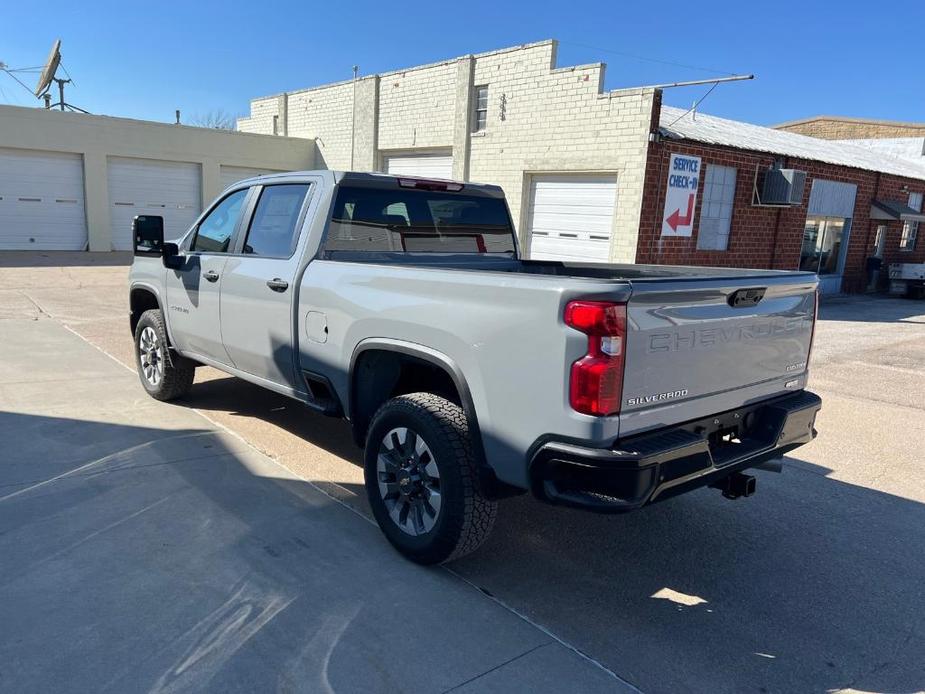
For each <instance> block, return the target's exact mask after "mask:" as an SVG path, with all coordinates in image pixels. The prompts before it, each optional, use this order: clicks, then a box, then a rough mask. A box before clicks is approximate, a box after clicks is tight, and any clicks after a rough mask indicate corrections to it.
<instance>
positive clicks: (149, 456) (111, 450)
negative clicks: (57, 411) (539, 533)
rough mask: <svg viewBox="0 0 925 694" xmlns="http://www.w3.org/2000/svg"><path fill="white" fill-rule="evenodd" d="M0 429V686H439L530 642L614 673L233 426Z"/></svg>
mask: <svg viewBox="0 0 925 694" xmlns="http://www.w3.org/2000/svg"><path fill="white" fill-rule="evenodd" d="M156 408H161V409H159V410H156V411H158V412H161V413H163V412H167V413H168V415H169V411H170V409H171V408H169V407H165V406H160V405H155V406H151V405H148V406H146V407H145V406H143V407H142V408H138V411H137V412H136V414H137V415H140V416H141V417H142V419H144V418H146V416H147V415H146V414H145V413H146V412H147V413H150V412H152V411H153V410H155V409H156ZM133 416H135V415H133ZM158 416H162V415H150V418H151V419H156V417H158ZM184 419H186V420H188V421H192V422H193V423H195V422H196V418H190V417H184ZM177 422H178V420H176V419H174V423H175V424H176V423H177ZM202 424H203V425H205V422H204V421H203V422H202ZM0 435H2V437H3V440H4V441H5V442H6V445H5V450H4V453H3V454H2V455H0V557H2V561H0V624H2V625H3V626H2V628H0V653H2V654H3V656H2V658H0V689H2V690H3V691H11V692H12V691H16V692H20V691H57V692H67V691H73V692H86V691H94V692H125V691H204V690H208V691H217V692H238V691H241V692H244V691H248V692H250V691H277V690H278V691H306V692H334V691H342V692H352V691H364V692H394V691H409V692H411V691H413V692H440V691H445V690H447V689H450V688H453V687H456V686H457V685H460V684H462V683H465V682H468V681H472V680H474V679H476V678H479V677H480V676H481V675H484V674H486V673H489V672H494V671H495V670H496V669H502V668H505V667H508V666H507V663H509V662H515V661H517V659H518V658H520V657H521V656H524V655H526V654H527V653H530V652H532V651H534V650H538V649H539V650H541V651H543V652H544V653H546V657H547V659H550V660H551V661H554V662H555V663H558V665H555V666H554V665H550V666H547V667H542V666H541V667H540V671H541V672H545V675H544V676H545V678H546V680H547V681H551V682H554V681H555V678H556V677H557V676H558V677H563V678H565V679H566V680H568V681H577V682H579V683H584V684H585V685H586V686H587V687H588V688H589V689H591V690H593V691H598V692H604V691H608V688H609V687H611V686H613V684H614V680H613V679H611V678H610V677H609V676H607V675H606V673H603V671H601V670H598V669H596V668H594V667H592V666H590V664H589V663H587V662H586V661H583V660H581V659H579V658H575V657H574V656H573V654H571V653H570V652H569V651H567V650H566V649H564V648H562V647H561V646H560V645H559V644H557V643H556V642H555V641H554V640H552V639H551V638H550V637H549V636H548V635H546V634H545V633H543V632H541V631H540V630H538V629H535V628H534V627H532V626H531V625H529V624H527V623H526V622H524V621H523V620H521V619H519V618H517V617H516V616H515V615H513V614H512V613H510V612H508V611H506V610H503V609H501V608H500V607H499V606H498V605H496V604H494V603H493V602H491V601H489V600H485V599H484V597H483V596H480V595H479V594H478V593H476V592H475V591H473V590H472V589H471V588H470V587H469V586H467V585H465V584H464V583H462V582H460V581H458V580H457V579H456V578H454V577H453V576H451V575H450V574H448V573H446V572H443V571H440V570H435V569H424V568H421V567H418V566H415V565H413V564H411V563H409V562H406V561H404V560H403V559H401V558H400V557H398V556H397V555H396V554H395V553H394V552H393V551H392V550H391V549H390V548H389V547H388V545H387V544H386V543H385V542H384V541H383V540H382V539H381V537H380V535H379V532H378V530H377V529H376V528H374V527H373V526H372V525H370V524H369V523H367V522H366V521H364V520H362V519H361V518H358V517H357V516H356V515H355V514H353V513H351V512H349V511H347V510H346V509H344V508H343V507H341V506H340V505H338V504H336V503H334V502H333V501H332V500H331V499H330V498H328V497H326V496H324V495H322V494H321V493H319V492H318V490H317V489H315V488H314V487H312V486H311V485H309V484H307V483H306V482H304V481H303V480H300V479H297V478H295V477H293V476H292V475H289V474H288V473H287V472H286V471H285V470H283V469H282V468H280V467H279V466H277V465H276V464H275V463H273V462H272V461H270V460H269V459H267V458H266V457H265V456H262V455H260V454H258V453H256V452H255V451H253V450H252V449H251V448H250V447H248V446H247V445H246V444H244V443H243V442H241V441H240V440H239V439H237V438H236V437H234V436H231V435H229V434H226V433H224V432H221V431H216V430H212V429H211V428H207V427H205V426H204V427H203V428H182V427H181V428H176V427H175V425H174V428H170V429H167V428H163V429H162V428H156V427H146V426H129V425H126V424H115V423H111V422H101V421H88V420H77V419H68V418H64V417H50V416H38V415H27V414H19V413H14V412H0ZM410 587H413V590H411V589H409V588H410ZM447 623H451V624H453V629H449V630H448V629H446V628H445V627H446V624H447ZM486 624H491V629H489V630H485V629H484V626H485V625H486ZM406 629H408V630H410V631H414V632H420V633H422V634H428V635H429V636H428V638H427V645H426V648H417V649H415V654H414V657H413V658H405V657H396V650H397V651H399V652H401V653H403V652H404V649H405V648H406V647H407V646H408V645H409V644H408V643H406V638H405V637H404V636H403V635H402V633H403V632H404V631H405V630H406ZM396 631H398V632H400V633H399V634H396ZM557 668H558V669H557ZM515 672H516V670H515Z"/></svg>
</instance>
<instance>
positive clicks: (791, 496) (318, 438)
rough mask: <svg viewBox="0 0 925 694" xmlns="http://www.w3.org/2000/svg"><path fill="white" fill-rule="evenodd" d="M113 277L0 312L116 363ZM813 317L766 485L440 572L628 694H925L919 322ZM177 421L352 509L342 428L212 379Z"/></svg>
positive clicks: (25, 283)
mask: <svg viewBox="0 0 925 694" xmlns="http://www.w3.org/2000/svg"><path fill="white" fill-rule="evenodd" d="M76 262H79V259H78V260H77V261H76ZM2 264H3V261H2V258H0V265H2ZM23 265H24V264H23ZM65 270H66V272H65ZM125 275H126V269H125V268H122V267H110V268H102V267H90V268H80V267H70V268H65V269H60V268H53V267H31V268H30V267H28V266H24V267H19V268H8V269H2V270H0V312H2V311H3V310H4V308H3V307H6V309H5V310H6V311H7V312H8V313H10V314H14V315H25V314H28V315H31V316H33V317H35V318H37V319H38V322H42V321H49V322H50V321H55V322H57V323H61V324H65V325H67V326H68V327H69V328H70V329H73V330H74V331H76V332H77V333H79V334H80V335H81V336H83V337H84V338H85V339H87V340H88V341H90V342H92V343H93V344H95V345H97V346H99V347H100V348H102V349H104V350H105V351H106V352H107V353H109V354H112V355H114V356H115V357H117V358H119V359H120V360H123V361H126V362H127V363H130V362H131V344H130V341H129V338H128V333H127V329H126V319H125V311H126V306H125V302H126V295H125V294H126V293H125ZM822 316H823V320H822V321H821V322H820V324H819V327H818V331H817V337H816V348H815V354H814V358H813V368H812V379H811V380H812V387H813V388H814V389H815V390H817V392H819V393H820V394H821V395H822V396H823V399H824V409H823V411H822V413H821V415H820V419H819V422H818V428H819V430H820V432H821V434H820V437H819V439H817V441H815V442H814V443H812V444H810V445H809V446H806V447H803V448H801V449H799V450H798V451H795V456H794V457H792V458H788V459H787V461H786V465H785V471H784V473H783V474H782V475H773V474H770V473H768V474H765V473H759V474H760V478H759V485H758V486H759V491H758V494H757V495H756V496H755V497H753V498H750V499H747V500H738V501H736V502H729V501H726V500H723V499H722V498H721V497H720V496H719V495H718V494H717V493H716V492H715V491H712V490H701V491H698V492H695V493H693V494H690V495H686V496H683V497H680V498H678V499H674V500H672V501H669V502H666V503H664V504H660V505H656V506H653V507H651V508H649V509H646V510H643V511H641V512H639V513H636V514H630V515H627V516H622V517H600V516H593V515H589V514H584V513H581V512H576V511H571V510H567V509H557V508H552V507H549V506H545V505H541V504H538V503H537V502H535V501H533V500H532V499H530V498H529V497H521V498H517V499H513V500H508V501H506V502H504V503H502V506H501V510H500V516H499V522H498V525H497V527H496V530H495V533H494V535H493V536H492V538H491V540H490V541H489V542H488V543H487V544H486V546H485V547H484V548H483V549H482V550H481V551H480V552H479V553H477V554H476V555H473V556H470V557H467V558H465V559H463V560H461V561H459V562H456V563H455V564H453V565H452V566H451V567H450V571H451V572H453V573H456V574H458V575H459V576H460V577H462V578H463V579H465V580H466V581H469V582H471V583H472V584H473V585H475V586H477V587H479V588H480V589H482V590H483V591H485V592H487V593H490V594H491V595H492V596H494V597H495V598H496V599H498V600H500V601H502V602H503V603H504V605H506V606H508V607H511V608H513V609H515V610H516V611H517V612H519V613H521V614H523V615H525V616H526V617H528V618H529V619H530V620H532V621H534V622H536V623H538V624H540V625H541V626H542V627H544V628H545V629H547V630H549V631H550V632H551V633H553V634H555V635H556V636H557V637H559V638H561V639H563V640H564V641H566V642H567V643H569V644H571V645H573V646H574V647H575V648H577V649H579V650H581V651H582V652H584V653H587V654H588V655H590V656H591V657H593V658H594V659H596V660H598V661H600V662H601V663H603V664H604V665H606V666H607V667H608V668H610V669H611V670H613V671H614V672H616V673H617V674H618V675H619V676H620V677H621V678H623V679H625V680H628V681H629V682H631V683H632V684H634V685H636V686H638V687H639V688H640V689H642V690H643V691H647V692H674V691H679V690H683V691H703V692H727V691H728V692H739V691H756V692H763V691H764V692H778V691H780V692H791V691H801V692H802V691H891V692H910V691H922V690H925V659H922V658H921V656H920V654H921V653H922V652H925V627H923V626H922V619H921V616H922V615H923V614H925V584H923V582H922V580H921V577H922V576H923V575H925V522H923V521H925V471H923V465H922V463H923V461H925V455H923V452H922V445H923V441H925V416H923V415H925V412H923V407H925V385H923V374H925V355H923V348H922V345H923V344H925V305H923V304H922V303H917V302H909V301H904V300H890V299H880V298H873V299H870V298H863V297H862V298H852V299H850V300H836V301H833V302H827V303H824V304H823V307H822ZM3 325H4V323H3V322H2V321H0V330H2V329H3ZM2 361H3V360H2V359H0V362H2ZM16 371H17V369H16V368H14V369H11V372H16ZM74 387H75V388H76V387H77V386H76V385H75V386H74ZM32 388H33V389H34V392H35V396H36V397H40V396H41V394H42V393H45V394H46V395H45V397H48V398H51V399H50V400H49V403H48V405H49V406H51V405H53V404H54V403H55V402H57V401H56V400H55V399H54V398H56V397H58V396H57V395H48V393H50V392H51V389H50V388H47V387H45V386H44V385H41V384H38V385H35V384H34V385H33V386H32ZM135 388H136V391H137V392H136V394H135V396H134V397H135V399H134V400H133V401H132V402H133V403H137V405H131V406H129V405H120V406H119V408H117V409H125V408H127V409H131V408H133V407H136V406H137V407H143V406H145V405H144V404H143V401H144V396H143V393H141V390H140V387H137V386H136V387H135ZM2 392H3V391H2V390H0V393H2ZM98 399H99V400H101V402H100V403H99V406H100V407H103V406H104V402H105V400H108V397H107V398H102V397H101V396H100V397H99V398H98ZM120 402H121V401H120ZM184 404H185V406H186V408H195V409H196V410H199V411H201V412H203V413H204V414H205V415H207V416H208V418H209V422H217V423H219V424H221V425H223V426H227V427H229V428H230V429H232V430H233V431H235V432H236V433H238V434H240V435H241V436H243V437H244V438H245V439H246V440H247V441H248V442H249V443H251V444H253V445H254V446H256V447H257V448H258V449H259V450H260V451H262V452H263V453H265V454H266V455H267V456H268V457H269V458H272V459H273V460H275V461H277V462H279V463H281V464H283V465H285V467H286V468H288V469H289V470H291V471H292V472H293V473H294V476H295V477H296V478H297V479H298V480H306V481H310V482H311V483H312V484H313V485H317V486H319V487H321V488H323V489H324V490H325V491H326V492H328V493H330V494H332V495H333V496H335V497H336V498H338V499H340V500H342V501H343V502H344V503H345V504H347V505H349V506H350V507H352V508H354V509H356V510H357V511H359V512H361V513H362V512H364V510H365V504H364V501H363V498H362V490H361V481H362V472H361V470H360V469H359V467H358V463H359V452H358V451H357V449H356V448H355V447H353V445H352V444H351V443H350V440H349V432H348V430H347V428H346V427H345V426H343V425H342V424H340V423H338V422H336V421H333V420H330V419H326V418H323V417H320V416H316V415H314V414H312V413H309V412H307V411H305V410H304V409H303V408H302V407H300V406H298V405H297V404H294V403H291V402H289V401H287V400H286V399H285V398H282V397H280V396H276V395H274V394H272V393H268V392H266V391H262V390H260V389H258V388H256V387H253V386H250V385H248V384H246V383H243V382H240V381H237V380H235V379H230V378H225V377H224V376H222V375H220V374H218V373H217V372H215V371H213V370H210V369H201V370H200V373H199V374H198V375H197V384H196V385H195V386H194V389H193V391H192V393H191V394H190V397H189V398H188V399H187V401H186V402H185V403H184ZM14 406H15V407H19V405H16V404H15V403H14ZM3 409H8V407H7V406H6V405H3ZM175 409H177V410H179V411H181V412H183V411H186V412H189V410H188V409H184V408H183V407H177V408H175ZM192 414H195V413H192ZM208 426H212V425H211V424H208ZM195 428H196V427H193V429H195ZM202 484H203V486H207V485H206V484H205V482H203V483H202ZM303 486H304V487H305V488H307V489H311V487H309V486H308V485H303ZM201 493H205V491H204V490H203V491H202V492H201ZM0 496H2V494H0ZM164 503H165V504H167V503H168V502H164ZM326 503H328V504H330V502H326ZM158 508H159V507H158ZM158 508H155V509H153V512H154V513H157V512H158ZM2 509H3V504H2V503H0V511H2ZM337 510H343V509H342V508H341V507H339V506H334V505H329V506H326V507H325V511H324V513H325V514H333V513H334V512H335V511H337ZM294 515H298V514H294ZM309 515H311V514H309ZM326 517H327V516H325V518H326ZM277 522H279V521H278V519H276V518H275V517H274V518H270V519H268V521H267V523H268V524H269V525H272V524H273V523H277ZM326 522H327V520H325V521H324V523H326ZM261 527H263V528H265V527H267V526H266V525H262V526H261ZM364 537H366V538H367V539H368V545H367V544H363V545H362V550H363V552H377V551H379V550H377V549H376V548H377V547H378V548H379V549H382V550H384V553H383V554H381V555H379V554H376V555H375V556H377V557H380V556H381V557H382V561H385V560H386V558H387V557H388V555H389V552H390V551H391V550H389V549H388V548H387V547H386V546H385V545H384V543H383V541H382V540H381V539H380V538H379V537H378V536H377V534H376V532H375V531H374V532H372V533H371V534H370V535H368V536H364ZM3 538H4V536H2V535H0V541H2V540H3ZM299 568H301V567H299ZM425 573H427V574H428V575H429V574H430V573H431V572H425ZM433 573H435V574H440V575H444V572H443V571H440V570H435V571H434V572H433ZM227 595H229V593H228V591H227V590H226V592H225V596H226V597H227ZM556 652H557V653H565V654H567V653H572V651H568V650H566V651H556ZM3 653H4V652H3V650H2V647H0V663H2V662H3V660H4V659H3V657H2V656H3ZM232 660H233V659H232ZM554 661H555V658H552V657H551V656H549V654H548V652H547V651H545V650H542V649H541V650H539V651H534V652H533V653H528V654H526V655H521V657H520V659H519V660H517V661H515V662H517V663H520V665H521V666H523V669H524V670H525V671H528V672H530V673H532V674H534V675H535V676H537V677H539V678H540V680H541V681H548V682H549V683H550V684H551V685H552V686H554V687H558V689H560V690H561V689H563V684H566V685H567V684H568V683H567V680H565V679H562V678H557V675H556V673H558V672H559V670H558V667H557V666H556V667H553V665H552V664H553V663H554ZM534 663H545V664H547V667H548V668H550V669H552V670H555V672H554V673H552V674H550V673H549V670H538V671H536V672H534V670H533V667H532V664H534ZM229 667H230V666H229ZM2 671H3V665H0V673H2ZM526 676H527V675H526V673H525V672H520V671H517V670H513V669H509V670H505V669H504V668H502V669H500V670H497V671H494V673H493V674H491V675H485V676H483V677H482V678H480V679H478V680H475V681H474V682H473V683H470V684H469V685H468V686H469V687H470V688H474V690H479V689H480V688H481V687H487V686H488V685H489V684H490V683H491V682H497V683H498V684H497V685H496V686H498V688H499V690H500V689H505V690H507V691H510V690H511V689H516V688H517V685H518V684H524V683H526V681H527V680H524V679H522V678H524V677H526ZM2 682H3V680H2V679H0V683H2ZM610 684H619V683H618V682H616V681H615V680H614V681H612V682H611V683H610ZM608 686H610V685H608ZM567 688H569V689H577V686H575V687H572V686H567Z"/></svg>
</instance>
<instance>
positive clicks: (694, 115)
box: [691, 100, 697, 120]
mask: <svg viewBox="0 0 925 694" xmlns="http://www.w3.org/2000/svg"><path fill="white" fill-rule="evenodd" d="M691 120H697V101H696V100H694V103H692V104H691Z"/></svg>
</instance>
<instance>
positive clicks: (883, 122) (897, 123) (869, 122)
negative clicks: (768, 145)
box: [769, 115, 925, 130]
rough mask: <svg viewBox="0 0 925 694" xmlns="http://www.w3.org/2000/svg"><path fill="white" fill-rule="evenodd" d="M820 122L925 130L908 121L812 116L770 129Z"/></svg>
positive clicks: (921, 126)
mask: <svg viewBox="0 0 925 694" xmlns="http://www.w3.org/2000/svg"><path fill="white" fill-rule="evenodd" d="M819 121H835V122H837V123H863V124H865V125H888V126H891V127H893V128H915V129H920V130H921V129H925V123H911V122H908V121H897V120H879V119H876V118H856V117H853V116H826V115H821V116H810V117H809V118H797V119H796V120H788V121H784V122H783V123H778V124H777V125H771V126H769V127H771V128H774V129H780V128H786V127H789V126H791V125H804V124H806V123H817V122H819Z"/></svg>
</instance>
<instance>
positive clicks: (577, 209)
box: [527, 175, 617, 263]
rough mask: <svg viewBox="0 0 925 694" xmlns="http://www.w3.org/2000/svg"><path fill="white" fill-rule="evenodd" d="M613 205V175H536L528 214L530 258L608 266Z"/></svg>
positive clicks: (614, 187)
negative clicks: (606, 264)
mask: <svg viewBox="0 0 925 694" xmlns="http://www.w3.org/2000/svg"><path fill="white" fill-rule="evenodd" d="M616 204H617V177H616V176H577V175H576V176H568V175H561V176H534V177H533V179H532V182H531V184H530V205H529V209H528V211H527V232H528V238H529V243H530V257H531V258H534V259H536V260H567V261H572V262H585V263H588V262H593V263H606V262H608V261H609V258H610V237H611V234H612V233H613V213H614V208H615V207H616Z"/></svg>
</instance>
